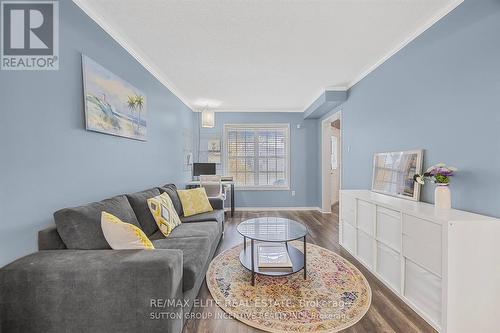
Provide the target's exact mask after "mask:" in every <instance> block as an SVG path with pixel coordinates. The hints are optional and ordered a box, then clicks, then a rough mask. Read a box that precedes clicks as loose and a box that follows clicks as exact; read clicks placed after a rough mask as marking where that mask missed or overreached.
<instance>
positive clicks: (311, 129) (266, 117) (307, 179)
mask: <svg viewBox="0 0 500 333" xmlns="http://www.w3.org/2000/svg"><path fill="white" fill-rule="evenodd" d="M243 123H249V124H257V123H288V124H290V149H291V151H290V158H291V161H290V162H291V163H290V164H291V181H290V185H291V188H290V191H268V190H266V191H247V190H246V191H241V190H240V191H238V192H237V193H236V196H235V199H236V207H317V206H318V191H317V188H318V178H317V173H318V161H319V155H318V151H317V149H316V148H314V147H317V146H318V137H317V133H318V122H317V120H304V119H303V114H302V113H293V112H274V113H261V112H252V113H249V112H220V113H216V114H215V125H216V126H215V128H213V129H200V133H201V136H200V137H201V140H200V142H201V144H200V151H201V154H200V162H206V161H207V152H206V151H207V143H208V140H210V139H217V138H219V139H221V142H222V143H223V129H224V124H243ZM297 125H301V126H300V129H298V128H297ZM195 126H196V128H199V127H198V123H197V122H195ZM195 136H196V137H195V143H194V147H195V150H196V147H197V145H198V142H197V140H198V139H197V133H195ZM196 160H197V159H196V155H195V161H196ZM219 170H222V167H219ZM292 190H294V191H295V192H296V194H295V196H292V194H291V191H292Z"/></svg>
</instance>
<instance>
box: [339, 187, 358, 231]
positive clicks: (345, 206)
mask: <svg viewBox="0 0 500 333" xmlns="http://www.w3.org/2000/svg"><path fill="white" fill-rule="evenodd" d="M355 208H356V199H355V198H353V197H351V196H349V195H347V194H342V195H341V197H340V218H341V219H342V220H343V221H344V222H347V223H349V224H350V225H355V221H354V216H355V215H354V212H355Z"/></svg>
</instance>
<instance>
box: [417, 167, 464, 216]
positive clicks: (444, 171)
mask: <svg viewBox="0 0 500 333" xmlns="http://www.w3.org/2000/svg"><path fill="white" fill-rule="evenodd" d="M457 171H458V169H457V168H455V167H451V166H447V165H446V164H444V163H438V164H436V165H433V166H431V167H430V168H428V169H427V171H426V172H425V173H424V174H423V175H419V174H416V175H415V176H414V177H413V180H414V181H415V182H417V183H419V184H421V185H424V184H425V182H426V181H428V182H431V183H435V184H436V190H435V191H434V205H435V206H436V207H437V208H447V209H450V208H451V193H450V189H449V187H448V185H449V184H450V177H452V176H453V175H454V173H455V172H457Z"/></svg>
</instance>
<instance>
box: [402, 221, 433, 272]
mask: <svg viewBox="0 0 500 333" xmlns="http://www.w3.org/2000/svg"><path fill="white" fill-rule="evenodd" d="M441 251H442V250H441V226H440V225H438V224H435V223H432V222H429V221H426V220H423V219H419V218H416V217H413V216H409V215H404V218H403V255H404V256H405V257H407V258H410V259H411V260H412V261H414V262H416V263H417V264H419V265H421V266H423V267H425V268H427V269H429V270H430V271H432V272H433V273H435V274H437V275H439V276H441V260H442V259H441V256H442V255H441Z"/></svg>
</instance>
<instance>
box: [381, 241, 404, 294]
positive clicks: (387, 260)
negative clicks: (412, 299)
mask: <svg viewBox="0 0 500 333" xmlns="http://www.w3.org/2000/svg"><path fill="white" fill-rule="evenodd" d="M377 273H378V274H380V276H381V277H382V278H383V279H384V280H385V282H386V283H388V284H389V285H390V286H391V287H392V288H394V289H395V290H396V291H397V292H398V293H400V292H401V291H400V289H401V260H400V255H399V253H398V252H396V251H394V250H392V249H390V248H389V247H387V246H385V245H384V244H382V243H380V242H377Z"/></svg>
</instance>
